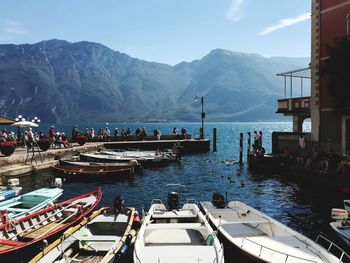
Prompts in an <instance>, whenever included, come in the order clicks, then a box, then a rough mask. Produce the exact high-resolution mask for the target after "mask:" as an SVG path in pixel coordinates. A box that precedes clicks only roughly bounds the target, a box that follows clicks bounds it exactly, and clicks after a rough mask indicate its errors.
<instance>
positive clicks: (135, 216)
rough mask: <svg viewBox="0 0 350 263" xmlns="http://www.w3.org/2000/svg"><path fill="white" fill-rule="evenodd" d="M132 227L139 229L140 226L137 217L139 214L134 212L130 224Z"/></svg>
mask: <svg viewBox="0 0 350 263" xmlns="http://www.w3.org/2000/svg"><path fill="white" fill-rule="evenodd" d="M132 225H133V227H140V226H141V220H140V217H139V213H137V212H135V214H134V219H133V222H132Z"/></svg>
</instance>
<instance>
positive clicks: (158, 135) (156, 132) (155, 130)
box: [153, 129, 160, 140]
mask: <svg viewBox="0 0 350 263" xmlns="http://www.w3.org/2000/svg"><path fill="white" fill-rule="evenodd" d="M153 135H154V136H156V137H157V140H160V131H159V130H157V129H154V130H153Z"/></svg>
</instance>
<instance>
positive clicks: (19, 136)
mask: <svg viewBox="0 0 350 263" xmlns="http://www.w3.org/2000/svg"><path fill="white" fill-rule="evenodd" d="M25 120H26V119H25V118H23V116H22V114H18V116H17V118H16V119H15V121H17V122H18V121H25ZM20 140H21V134H20V132H19V126H18V127H17V143H19V142H20Z"/></svg>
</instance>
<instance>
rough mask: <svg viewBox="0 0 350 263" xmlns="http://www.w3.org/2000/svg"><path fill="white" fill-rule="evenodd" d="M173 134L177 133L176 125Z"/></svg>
mask: <svg viewBox="0 0 350 263" xmlns="http://www.w3.org/2000/svg"><path fill="white" fill-rule="evenodd" d="M173 134H174V135H177V129H176V127H174V129H173Z"/></svg>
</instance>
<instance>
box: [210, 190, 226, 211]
mask: <svg viewBox="0 0 350 263" xmlns="http://www.w3.org/2000/svg"><path fill="white" fill-rule="evenodd" d="M211 202H212V203H213V205H214V206H215V207H216V208H225V198H224V196H223V195H222V194H220V193H214V194H213V199H212V201H211Z"/></svg>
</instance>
